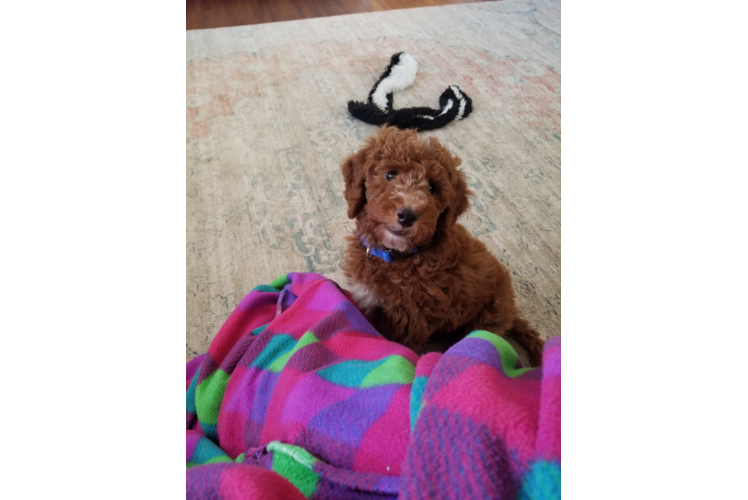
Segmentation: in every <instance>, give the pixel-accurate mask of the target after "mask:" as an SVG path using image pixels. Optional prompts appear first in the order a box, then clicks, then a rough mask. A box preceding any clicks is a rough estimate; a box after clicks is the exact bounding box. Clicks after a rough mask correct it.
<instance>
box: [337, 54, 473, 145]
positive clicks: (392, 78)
mask: <svg viewBox="0 0 748 500" xmlns="http://www.w3.org/2000/svg"><path fill="white" fill-rule="evenodd" d="M417 72H418V62H416V60H415V59H413V57H412V56H411V55H410V54H407V53H405V52H398V53H397V54H395V55H394V56H392V58H391V59H390V65H389V66H387V69H386V70H384V73H382V76H380V77H379V80H377V83H375V84H374V87H373V88H372V89H371V92H369V98H368V100H367V102H365V103H363V102H358V101H348V111H349V112H350V113H351V115H353V117H354V118H358V119H359V120H361V121H364V122H366V123H371V124H372V125H384V124H385V123H386V124H389V125H394V126H396V127H398V128H401V129H405V128H414V129H416V130H419V131H421V130H434V129H437V128H442V127H443V126H445V125H447V124H448V123H449V122H451V121H452V120H462V119H463V118H466V117H467V116H468V115H469V114H470V112H471V111H472V110H473V102H472V101H471V100H470V98H469V97H468V96H467V94H465V93H464V92H463V91H461V90H460V88H459V87H458V86H457V85H450V86H449V87H447V90H445V91H444V92H443V93H442V95H441V97H439V109H432V108H403V109H392V94H393V93H394V92H399V91H401V90H404V89H406V88H408V87H410V86H411V85H413V82H414V81H415V79H416V73H417Z"/></svg>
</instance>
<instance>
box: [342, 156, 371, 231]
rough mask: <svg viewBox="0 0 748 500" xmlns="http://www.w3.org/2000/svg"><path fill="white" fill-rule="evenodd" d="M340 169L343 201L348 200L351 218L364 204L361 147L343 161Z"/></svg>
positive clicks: (363, 169)
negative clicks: (343, 186)
mask: <svg viewBox="0 0 748 500" xmlns="http://www.w3.org/2000/svg"><path fill="white" fill-rule="evenodd" d="M340 170H341V171H342V172H343V180H345V191H344V193H343V196H345V201H347V202H348V218H349V219H353V218H354V217H356V216H357V215H358V213H359V212H361V210H362V209H363V208H364V205H365V204H366V187H365V183H366V151H365V149H362V150H361V151H359V152H358V153H356V154H353V155H351V156H349V157H348V158H346V159H345V161H343V165H341V167H340Z"/></svg>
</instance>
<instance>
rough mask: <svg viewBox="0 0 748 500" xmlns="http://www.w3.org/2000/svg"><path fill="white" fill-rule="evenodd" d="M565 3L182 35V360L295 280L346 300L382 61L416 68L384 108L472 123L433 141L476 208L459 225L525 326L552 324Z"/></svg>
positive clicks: (557, 299)
mask: <svg viewBox="0 0 748 500" xmlns="http://www.w3.org/2000/svg"><path fill="white" fill-rule="evenodd" d="M560 46H561V38H560V1H558V0H550V1H547V0H530V1H521V0H505V1H501V2H488V3H475V4H468V5H454V6H444V7H428V8H422V9H408V10H396V11H388V12H379V13H371V14H356V15H350V16H341V17H329V18H320V19H311V20H303V21H291V22H285V23H273V24H264V25H254V26H245V27H236V28H222V29H214V30H201V31H188V32H187V359H191V358H192V357H194V356H195V355H197V354H200V353H202V352H205V351H206V350H207V348H208V345H209V344H210V341H211V340H212V339H213V337H214V336H215V334H216V333H217V331H218V329H219V328H220V326H221V325H222V323H223V322H224V321H225V319H226V318H227V317H228V315H229V313H230V312H231V311H232V310H233V308H234V307H235V306H236V305H237V303H238V302H239V301H240V300H241V299H242V297H244V295H246V294H247V293H248V292H249V291H250V290H251V289H252V288H253V287H255V286H257V285H259V284H264V283H269V282H270V281H271V280H273V279H274V278H276V277H278V276H280V275H283V274H285V273H287V272H290V271H314V272H317V273H320V274H323V275H325V276H327V277H329V278H331V279H333V280H335V281H337V282H338V283H340V284H341V285H342V286H344V287H345V286H346V284H345V278H344V276H343V274H342V272H341V270H340V265H341V263H342V262H343V250H342V249H343V241H344V237H345V235H346V234H347V233H348V232H349V231H351V230H352V228H353V227H354V225H353V222H351V221H349V220H348V219H347V217H346V205H345V201H344V199H343V196H342V192H343V181H342V178H341V175H340V171H339V166H340V163H341V160H342V159H343V158H344V157H345V156H346V155H347V154H349V153H351V152H353V151H355V150H356V149H357V148H358V146H359V144H360V143H361V141H362V140H363V139H364V138H365V137H367V136H368V135H370V134H372V133H373V132H374V131H375V130H376V127H374V126H372V125H367V124H365V123H363V122H360V121H356V120H354V119H352V118H351V117H350V116H349V115H348V112H347V108H346V102H347V101H348V100H350V99H354V100H364V99H365V98H366V96H367V94H368V92H369V90H370V89H371V86H372V85H373V84H374V82H375V81H376V79H377V78H378V76H379V74H380V73H381V72H382V71H383V70H384V68H385V67H386V66H387V63H388V62H389V58H390V56H391V55H392V54H394V53H396V52H400V51H406V52H408V53H410V54H411V55H412V56H413V57H414V58H415V59H416V60H417V61H418V63H419V69H418V75H417V77H416V81H415V83H414V85H413V86H412V87H410V88H408V89H406V90H405V91H403V92H400V93H397V94H395V97H394V103H395V104H394V105H395V108H402V107H410V106H429V107H433V108H436V107H438V98H439V95H440V94H441V92H442V91H443V90H444V89H445V88H446V87H447V86H448V85H450V84H457V85H459V86H460V88H462V89H463V90H464V91H465V92H466V93H467V94H468V95H469V96H470V97H471V98H472V99H473V107H474V111H473V113H472V115H470V116H469V117H468V118H466V119H465V120H463V121H461V122H456V123H452V124H450V125H448V126H447V127H445V128H443V129H440V130H436V131H434V132H429V133H428V134H427V135H434V136H436V137H437V138H438V139H439V140H440V141H441V142H442V143H443V144H445V145H446V146H447V147H448V148H450V149H451V150H452V152H453V153H455V154H457V155H458V156H460V157H461V158H462V160H463V164H462V169H463V171H464V172H465V173H466V175H467V178H468V184H469V186H470V188H471V189H472V190H473V191H474V192H475V195H474V197H473V198H472V205H471V209H470V210H468V212H467V213H466V214H465V215H464V216H463V217H462V218H461V222H462V223H463V224H464V225H465V226H466V227H467V228H468V229H469V230H471V231H472V232H473V233H474V234H475V235H476V236H478V237H479V238H481V239H482V240H483V241H484V242H485V243H486V245H487V246H488V248H489V249H490V250H491V251H492V252H493V253H494V255H496V257H498V258H499V259H500V260H501V261H502V262H503V263H504V264H505V265H506V266H507V267H508V268H509V269H510V270H511V271H512V276H513V279H514V288H515V290H516V292H517V300H518V303H519V306H520V307H521V309H522V311H523V312H524V315H525V316H526V317H527V319H529V320H530V321H531V322H532V323H533V324H534V325H535V326H536V328H537V329H538V330H539V331H540V332H541V333H542V334H543V335H544V336H545V337H549V336H553V335H559V334H560V324H561V216H560V207H561V204H560V199H561V165H560V153H561V106H560V104H561V76H560V75H561V57H560Z"/></svg>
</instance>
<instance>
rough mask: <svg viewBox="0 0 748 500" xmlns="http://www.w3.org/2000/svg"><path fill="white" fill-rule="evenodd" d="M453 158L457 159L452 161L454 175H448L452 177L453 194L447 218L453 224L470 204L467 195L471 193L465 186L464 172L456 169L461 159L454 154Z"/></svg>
mask: <svg viewBox="0 0 748 500" xmlns="http://www.w3.org/2000/svg"><path fill="white" fill-rule="evenodd" d="M454 159H456V160H457V162H456V163H454V168H453V169H452V171H453V172H454V175H450V178H451V179H452V189H453V190H454V196H453V197H452V201H451V202H450V203H449V212H450V214H449V220H450V222H451V223H452V224H454V223H455V222H456V221H457V218H458V217H459V216H460V215H462V213H463V212H464V211H465V210H467V209H468V206H470V201H469V200H468V196H469V195H471V194H473V193H472V192H471V191H470V190H469V189H468V187H467V181H466V180H465V174H464V173H463V172H462V170H457V166H458V165H459V164H460V163H461V162H462V161H461V160H460V159H459V158H457V157H456V156H455V157H454ZM450 173H451V172H450Z"/></svg>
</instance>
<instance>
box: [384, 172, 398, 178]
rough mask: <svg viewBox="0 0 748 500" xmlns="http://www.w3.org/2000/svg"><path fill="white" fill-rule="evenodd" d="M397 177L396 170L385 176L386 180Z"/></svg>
mask: <svg viewBox="0 0 748 500" xmlns="http://www.w3.org/2000/svg"><path fill="white" fill-rule="evenodd" d="M395 176H397V172H395V171H394V170H390V171H389V172H387V173H386V174H384V178H385V179H387V180H390V179H392V178H393V177H395Z"/></svg>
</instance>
